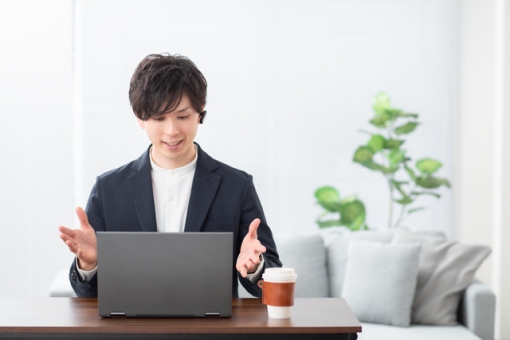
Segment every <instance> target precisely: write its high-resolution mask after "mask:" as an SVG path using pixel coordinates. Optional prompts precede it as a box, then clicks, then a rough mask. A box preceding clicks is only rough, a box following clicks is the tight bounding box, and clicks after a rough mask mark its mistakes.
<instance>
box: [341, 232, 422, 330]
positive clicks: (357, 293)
mask: <svg viewBox="0 0 510 340" xmlns="http://www.w3.org/2000/svg"><path fill="white" fill-rule="evenodd" d="M419 255H420V245H419V244H418V243H416V244H402V245H401V244H398V245H392V244H385V243H380V242H370V241H351V242H349V248H348V258H347V265H346V269H345V281H344V284H343V288H342V297H343V298H345V300H346V301H347V303H348V304H349V306H350V307H351V308H352V310H353V312H354V314H355V315H356V316H357V317H358V319H359V320H360V321H362V322H371V323H381V324H387V325H393V326H400V327H407V326H409V324H410V321H411V306H412V304H413V297H414V290H415V288H416V275H417V273H418V261H419Z"/></svg>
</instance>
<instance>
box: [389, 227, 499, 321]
mask: <svg viewBox="0 0 510 340" xmlns="http://www.w3.org/2000/svg"><path fill="white" fill-rule="evenodd" d="M410 242H413V243H415V242H419V243H420V244H421V245H422V248H421V253H420V264H419V271H418V283H417V287H416V294H415V298H414V303H413V312H412V322H413V323H416V324H430V325H455V324H456V323H457V322H456V318H457V317H456V315H457V309H458V306H459V301H460V298H461V292H463V291H464V290H465V289H466V288H467V286H468V285H469V284H470V283H471V281H472V280H473V277H474V275H475V271H476V270H477V269H478V267H479V266H480V265H481V264H482V262H483V261H484V260H485V259H486V258H487V256H489V254H490V248H489V247H486V246H479V245H468V244H461V243H458V242H453V241H447V240H444V239H442V238H438V237H432V236H426V235H422V234H419V233H416V232H413V231H412V230H410V229H408V228H405V227H400V228H397V229H396V230H395V234H394V237H393V241H392V243H393V244H405V243H410Z"/></svg>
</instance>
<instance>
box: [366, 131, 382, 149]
mask: <svg viewBox="0 0 510 340" xmlns="http://www.w3.org/2000/svg"><path fill="white" fill-rule="evenodd" d="M385 142H386V138H384V137H383V136H381V135H373V136H372V138H370V140H369V141H368V144H367V146H368V147H369V148H370V149H371V150H372V151H373V152H374V153H377V152H379V151H381V150H382V149H383V148H384V144H385Z"/></svg>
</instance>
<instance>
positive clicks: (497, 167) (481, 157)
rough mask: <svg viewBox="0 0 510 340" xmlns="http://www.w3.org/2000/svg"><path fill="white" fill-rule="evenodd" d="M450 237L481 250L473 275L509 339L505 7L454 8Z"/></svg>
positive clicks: (509, 86)
mask: <svg viewBox="0 0 510 340" xmlns="http://www.w3.org/2000/svg"><path fill="white" fill-rule="evenodd" d="M458 30H459V40H458V41H459V58H458V61H459V87H458V95H457V98H458V103H459V105H458V107H459V110H458V112H459V115H458V124H457V126H458V128H457V130H456V132H457V133H456V140H457V143H456V147H455V149H456V150H457V156H456V161H455V172H454V173H455V178H456V182H455V183H456V184H457V187H458V188H459V190H458V191H457V193H456V195H455V197H456V199H455V220H456V221H457V223H456V227H455V230H454V234H455V236H456V238H457V239H459V240H460V241H462V242H466V243H477V244H486V245H488V246H490V247H491V248H492V254H491V256H490V257H489V258H488V259H487V260H486V261H485V262H484V263H483V265H482V266H481V268H480V269H479V271H478V273H477V276H478V277H479V278H480V279H481V280H482V281H484V282H486V283H488V284H489V285H490V286H491V288H492V289H493V291H494V292H495V293H496V303H497V311H496V339H509V338H510V324H509V323H508V322H507V320H509V319H510V294H509V292H508V288H507V287H509V286H510V275H509V273H508V268H509V266H510V252H509V249H508V244H509V243H510V233H509V230H510V229H509V227H510V223H509V221H510V215H509V214H510V212H509V209H508V206H509V204H510V177H509V174H510V139H509V138H508V135H507V133H506V132H507V131H509V129H510V102H509V100H508V98H510V40H509V39H508V38H509V37H510V2H509V1H508V0H490V1H486V0H468V1H461V2H459V25H458Z"/></svg>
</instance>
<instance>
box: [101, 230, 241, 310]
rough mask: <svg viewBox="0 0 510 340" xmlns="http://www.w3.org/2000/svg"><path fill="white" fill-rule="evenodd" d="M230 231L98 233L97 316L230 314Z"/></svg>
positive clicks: (231, 247) (231, 241)
mask: <svg viewBox="0 0 510 340" xmlns="http://www.w3.org/2000/svg"><path fill="white" fill-rule="evenodd" d="M232 254H233V234H232V233H155V232H98V233H97V262H98V273H97V279H98V282H97V285H98V305H99V316H102V317H113V316H121V317H122V316H124V317H206V316H216V317H230V316H232V266H233V255H232Z"/></svg>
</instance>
